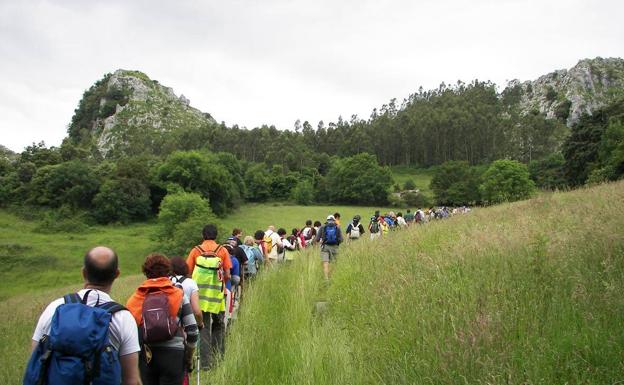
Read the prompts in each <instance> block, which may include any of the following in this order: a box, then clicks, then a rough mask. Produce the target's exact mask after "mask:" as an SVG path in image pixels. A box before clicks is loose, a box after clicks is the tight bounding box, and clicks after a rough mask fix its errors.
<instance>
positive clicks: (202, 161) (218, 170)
mask: <svg viewBox="0 0 624 385" xmlns="http://www.w3.org/2000/svg"><path fill="white" fill-rule="evenodd" d="M158 179H159V180H160V181H161V182H163V183H176V184H178V185H180V186H181V187H182V188H184V190H185V191H188V192H196V193H198V194H201V195H202V196H203V197H204V198H206V199H208V200H209V201H210V207H211V208H212V211H213V212H215V213H216V214H218V215H223V214H225V213H226V212H227V211H228V210H229V209H231V208H232V207H234V206H235V203H236V202H235V201H236V199H235V194H234V191H237V188H236V185H235V184H234V182H233V181H232V178H231V177H230V175H229V173H228V171H227V169H226V168H225V167H223V166H222V165H221V164H219V163H218V159H217V158H216V157H215V156H214V155H213V154H210V153H201V152H198V151H189V152H183V151H179V152H174V153H172V154H171V155H169V157H168V158H167V160H166V161H165V162H164V163H163V164H162V165H161V166H160V167H159V168H158Z"/></svg>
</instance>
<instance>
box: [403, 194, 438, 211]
mask: <svg viewBox="0 0 624 385" xmlns="http://www.w3.org/2000/svg"><path fill="white" fill-rule="evenodd" d="M403 201H404V202H405V205H406V206H407V207H418V208H423V207H430V206H431V203H432V202H431V200H430V199H429V198H428V197H427V196H426V195H424V194H422V193H412V192H410V193H407V194H405V195H403Z"/></svg>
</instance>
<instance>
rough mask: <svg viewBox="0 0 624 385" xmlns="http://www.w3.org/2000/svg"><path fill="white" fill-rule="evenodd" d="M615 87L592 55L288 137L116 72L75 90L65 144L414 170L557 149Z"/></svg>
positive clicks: (619, 71)
mask: <svg viewBox="0 0 624 385" xmlns="http://www.w3.org/2000/svg"><path fill="white" fill-rule="evenodd" d="M414 87H416V85H414ZM623 89H624V60H623V59H620V58H607V59H603V58H600V57H598V58H595V59H583V60H581V61H579V62H578V63H577V64H576V65H575V66H574V67H572V68H570V69H564V70H557V71H554V72H552V73H549V74H546V75H544V76H541V77H539V78H538V79H535V80H526V81H521V80H514V81H511V82H510V83H509V84H508V85H507V87H506V88H505V89H504V90H503V91H502V92H498V91H497V89H496V85H494V84H492V83H490V82H479V81H476V80H475V81H473V82H471V83H468V84H467V83H462V82H458V84H457V85H456V86H448V85H444V84H442V85H440V87H439V88H438V89H434V90H429V91H424V90H422V88H421V89H420V90H419V91H418V92H416V93H414V94H412V95H409V96H408V97H407V98H406V99H405V100H404V101H403V103H401V104H400V106H399V102H397V100H396V99H392V100H391V101H390V102H389V103H387V104H384V105H383V106H382V107H381V108H374V109H373V110H372V113H371V116H370V118H368V119H362V118H359V117H357V116H352V117H351V119H350V120H348V121H347V120H344V119H343V118H342V117H338V121H337V122H331V123H329V124H328V125H325V124H324V123H323V122H319V124H318V126H317V127H316V129H315V128H314V127H313V126H312V124H310V123H309V122H307V121H304V122H303V123H301V122H300V121H297V122H295V130H294V132H292V131H290V132H284V131H280V130H277V128H275V127H273V126H262V127H255V128H253V129H252V128H249V129H247V128H239V127H238V126H236V125H234V126H232V127H226V126H225V125H218V124H216V121H215V119H213V118H212V116H211V115H210V114H208V113H202V112H201V111H199V110H197V109H195V108H193V107H191V105H190V101H189V100H188V99H187V98H185V97H184V96H183V95H181V96H180V97H178V96H176V94H175V93H174V91H173V90H172V89H171V88H169V87H166V86H164V85H161V84H160V83H159V82H158V81H157V80H153V79H150V78H149V77H148V76H147V75H146V74H144V73H142V72H139V71H127V70H117V71H116V72H115V73H113V74H107V75H105V76H104V78H102V79H101V80H99V81H97V82H96V83H95V84H94V85H93V86H92V87H91V88H89V90H87V91H86V92H85V93H84V95H83V98H82V100H81V101H80V102H79V105H78V108H77V109H76V111H75V115H74V116H73V118H72V121H71V124H70V127H69V139H71V141H72V142H73V143H74V144H81V145H82V146H84V147H86V148H88V149H89V150H90V151H91V152H92V153H94V155H95V156H97V157H100V156H103V157H105V158H118V157H122V156H125V155H129V154H135V155H136V154H137V153H147V154H154V155H157V156H158V155H161V156H162V155H167V154H169V153H171V152H172V151H175V150H188V149H200V148H208V149H210V150H213V151H218V150H221V151H222V150H225V151H228V152H231V153H233V154H235V155H236V156H237V157H239V158H240V159H243V160H247V161H252V162H266V163H270V164H274V163H282V164H285V165H287V166H288V167H289V168H293V167H295V166H296V165H301V164H304V163H305V162H306V160H309V159H310V158H312V157H318V156H319V155H321V154H323V153H325V154H328V155H329V156H332V155H338V156H351V155H355V154H359V153H361V152H368V153H370V154H375V155H376V156H377V158H378V159H379V161H380V162H381V163H382V164H386V165H411V166H419V167H423V166H426V167H428V166H431V165H437V164H441V163H443V162H445V161H447V160H468V161H469V162H470V163H472V164H476V163H483V162H489V161H491V160H493V159H499V158H506V157H511V158H515V159H520V160H522V161H528V160H531V159H533V155H537V156H538V157H541V156H544V155H548V154H551V153H552V152H554V151H557V150H558V148H559V145H560V144H561V142H562V140H563V139H564V137H565V134H566V129H565V126H564V124H562V123H565V124H567V126H571V125H573V124H574V123H576V122H578V121H579V119H580V117H581V115H582V114H584V113H585V114H592V113H593V112H594V111H597V110H598V109H600V108H603V107H605V106H607V105H608V104H609V103H611V102H614V101H616V100H618V98H621V97H622V96H623V95H624V93H623ZM372 107H373V106H371V108H372ZM279 128H280V129H282V130H283V129H285V128H286V127H279ZM276 143H279V145H276ZM259 149H262V150H259ZM527 152H528V155H527Z"/></svg>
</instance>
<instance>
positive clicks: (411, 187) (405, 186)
mask: <svg viewBox="0 0 624 385" xmlns="http://www.w3.org/2000/svg"><path fill="white" fill-rule="evenodd" d="M403 190H416V183H414V181H413V180H412V179H408V180H406V181H405V183H403Z"/></svg>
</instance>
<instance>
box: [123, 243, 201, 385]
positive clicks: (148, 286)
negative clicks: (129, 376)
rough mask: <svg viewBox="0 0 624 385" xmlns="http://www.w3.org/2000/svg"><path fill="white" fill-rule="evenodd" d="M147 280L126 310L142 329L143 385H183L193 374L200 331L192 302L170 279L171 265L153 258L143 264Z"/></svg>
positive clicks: (133, 295) (129, 302) (155, 256)
mask: <svg viewBox="0 0 624 385" xmlns="http://www.w3.org/2000/svg"><path fill="white" fill-rule="evenodd" d="M142 269H143V273H144V274H145V277H146V278H147V279H146V280H145V281H143V283H141V285H140V286H139V287H138V288H137V289H136V290H135V292H134V294H132V296H130V298H129V299H128V302H126V307H127V308H128V310H130V312H131V313H132V316H133V317H134V320H135V321H136V326H137V327H138V328H139V330H140V332H139V339H140V341H141V354H140V356H139V369H140V373H141V381H142V382H143V385H182V384H183V382H184V377H185V375H186V373H187V371H188V372H190V371H193V368H194V365H195V362H194V360H193V354H194V353H195V346H196V345H197V341H198V340H199V330H198V327H197V322H196V321H195V315H194V314H193V310H192V308H191V303H190V301H189V298H188V297H187V296H185V295H184V291H183V289H182V288H181V287H179V286H175V285H174V284H173V282H171V280H170V279H169V277H170V276H171V274H172V269H171V261H170V260H169V258H167V257H165V256H164V255H161V254H150V255H148V256H147V257H146V258H145V262H144V263H143V267H142Z"/></svg>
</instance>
